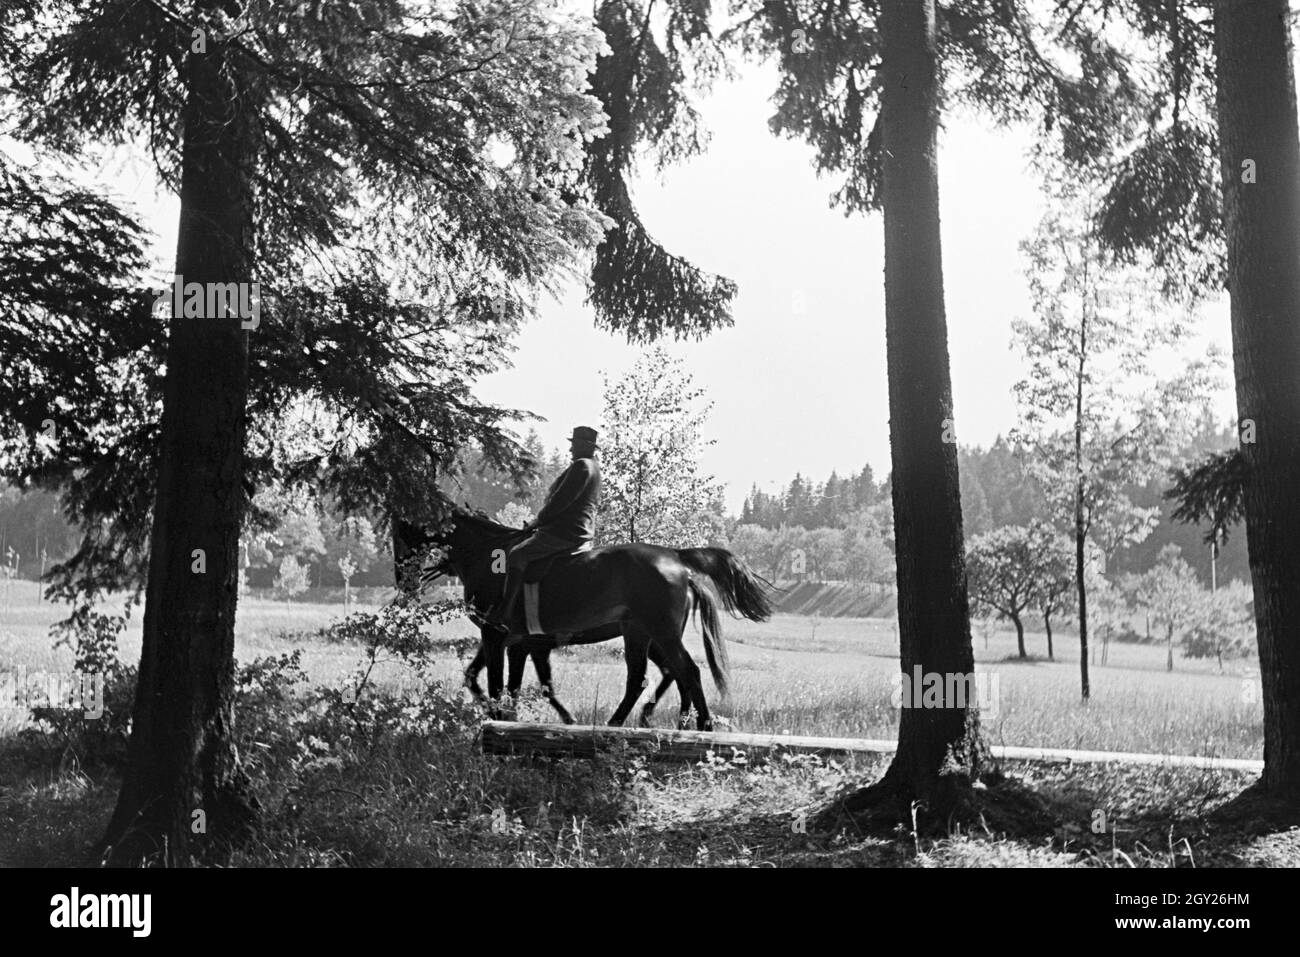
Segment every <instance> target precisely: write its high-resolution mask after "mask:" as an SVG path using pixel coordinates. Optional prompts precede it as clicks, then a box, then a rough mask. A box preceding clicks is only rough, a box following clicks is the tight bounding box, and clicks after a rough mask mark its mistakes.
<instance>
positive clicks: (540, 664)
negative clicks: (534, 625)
mask: <svg viewBox="0 0 1300 957" xmlns="http://www.w3.org/2000/svg"><path fill="white" fill-rule="evenodd" d="M531 657H532V659H533V670H534V671H536V672H537V683H538V684H540V685H541V686H542V695H543V696H545V698H546V700H547V701H549V702H550V703H551V707H552V708H554V709H555V713H556V714H558V715H559V716H560V720H561V721H563V722H564V723H565V724H573V715H571V714H569V710H568V709H567V708H566V707H564V705H562V704H560V699H559V698H557V697H555V688H554V686H553V685H552V684H551V650H550V649H549V648H540V649H538V650H537V651H534V652H532V655H531Z"/></svg>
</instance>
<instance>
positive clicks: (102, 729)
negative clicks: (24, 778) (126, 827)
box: [24, 605, 136, 767]
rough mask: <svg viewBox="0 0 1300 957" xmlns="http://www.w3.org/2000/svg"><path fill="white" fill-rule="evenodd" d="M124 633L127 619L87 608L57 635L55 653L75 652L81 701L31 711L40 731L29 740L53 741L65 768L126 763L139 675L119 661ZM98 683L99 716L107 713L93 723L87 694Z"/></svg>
mask: <svg viewBox="0 0 1300 957" xmlns="http://www.w3.org/2000/svg"><path fill="white" fill-rule="evenodd" d="M124 628H126V618H125V617H124V616H121V615H101V614H99V613H98V612H95V611H92V610H91V608H90V606H88V605H87V606H82V607H80V608H78V609H77V610H76V611H74V612H73V614H72V615H71V616H70V617H69V618H68V619H67V620H65V621H62V622H59V623H58V624H57V625H55V626H54V628H53V629H52V630H53V632H54V634H55V635H57V636H58V639H57V640H56V641H55V643H54V645H55V647H56V648H57V647H59V646H66V647H70V648H72V650H73V671H74V672H75V673H76V674H77V675H79V676H82V677H81V687H82V694H81V699H82V700H80V701H47V702H46V703H44V704H39V705H35V706H33V707H32V708H31V709H30V711H31V716H32V719H33V721H35V722H36V727H35V728H29V729H27V730H26V731H25V732H24V734H25V735H27V736H28V738H29V739H30V738H31V737H33V736H46V735H51V736H53V738H54V740H55V742H56V743H57V744H56V746H57V749H58V752H59V763H60V765H61V766H66V765H68V764H69V763H73V764H75V765H77V766H87V765H96V764H102V765H105V766H108V767H117V766H120V765H121V763H122V762H123V761H124V760H125V759H126V748H127V742H128V741H129V740H130V736H131V714H132V711H133V709H134V707H135V678H136V669H135V668H134V667H128V666H127V665H124V664H122V662H121V660H120V659H119V657H118V649H117V640H118V636H119V635H120V634H121V633H122V630H123V629H124ZM98 682H102V684H101V685H100V687H99V688H98V689H97V690H96V692H95V694H96V696H97V697H98V698H99V700H98V701H96V702H93V704H94V705H95V706H96V707H95V710H96V711H99V710H100V707H99V706H102V713H100V714H99V715H98V716H95V717H92V716H89V715H88V714H87V713H86V712H87V707H88V706H89V705H91V702H89V701H87V700H86V688H87V684H88V683H91V687H94V683H98Z"/></svg>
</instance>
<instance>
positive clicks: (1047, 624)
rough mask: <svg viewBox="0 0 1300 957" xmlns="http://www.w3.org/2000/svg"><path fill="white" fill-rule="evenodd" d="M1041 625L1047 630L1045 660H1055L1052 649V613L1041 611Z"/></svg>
mask: <svg viewBox="0 0 1300 957" xmlns="http://www.w3.org/2000/svg"><path fill="white" fill-rule="evenodd" d="M1043 627H1044V628H1045V629H1046V630H1047V660H1048V661H1055V660H1056V654H1055V653H1054V652H1053V651H1052V613H1051V612H1050V611H1045V612H1043Z"/></svg>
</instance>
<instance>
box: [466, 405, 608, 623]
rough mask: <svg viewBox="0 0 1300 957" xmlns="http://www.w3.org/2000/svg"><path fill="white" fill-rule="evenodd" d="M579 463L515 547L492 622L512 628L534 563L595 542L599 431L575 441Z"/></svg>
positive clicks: (578, 431)
mask: <svg viewBox="0 0 1300 957" xmlns="http://www.w3.org/2000/svg"><path fill="white" fill-rule="evenodd" d="M569 452H570V454H571V455H572V456H573V461H572V462H570V463H569V466H568V468H566V469H565V470H564V471H563V472H561V473H560V475H559V477H557V478H556V480H555V481H554V482H552V483H551V487H550V490H549V491H547V493H546V504H545V505H543V506H542V510H541V511H540V512H539V513H538V514H537V518H535V519H533V520H532V521H531V522H529V523H528V524H527V525H525V526H524V527H523V531H525V532H531V534H530V535H529V536H528V537H527V538H525V539H524V540H523V541H521V542H520V543H519V544H518V545H516V546H514V547H513V548H512V549H510V554H509V556H508V557H507V559H506V581H505V587H504V589H503V591H502V595H501V600H500V601H499V602H497V603H496V604H495V605H493V606H492V608H491V609H490V610H489V611H488V612H487V616H486V617H487V621H488V623H489V624H492V625H495V626H497V627H498V628H500V629H501V630H503V631H504V630H506V628H507V624H506V623H507V622H508V621H509V620H510V613H511V612H512V611H513V610H514V606H515V602H516V601H517V600H518V598H519V590H520V589H521V588H522V587H523V582H524V571H525V569H527V567H528V565H529V563H531V562H535V561H537V560H538V559H542V558H546V557H547V556H548V555H554V554H556V553H567V552H572V551H574V550H576V549H578V548H581V547H583V546H587V545H590V544H591V540H592V538H593V537H594V536H595V532H596V506H597V505H598V504H599V503H600V466H599V465H597V464H596V430H595V429H590V428H587V426H585V425H580V426H577V427H576V428H575V429H574V430H573V435H571V436H570V437H569Z"/></svg>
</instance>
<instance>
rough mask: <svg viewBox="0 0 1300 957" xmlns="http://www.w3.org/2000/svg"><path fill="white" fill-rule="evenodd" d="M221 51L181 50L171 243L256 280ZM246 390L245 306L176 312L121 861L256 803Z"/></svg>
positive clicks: (179, 251)
mask: <svg viewBox="0 0 1300 957" xmlns="http://www.w3.org/2000/svg"><path fill="white" fill-rule="evenodd" d="M225 60H226V57H225V53H224V49H223V45H222V44H220V43H216V42H214V41H213V39H212V38H211V37H209V39H208V52H207V53H206V54H191V55H190V57H189V59H188V61H187V71H188V90H189V94H188V101H187V103H186V106H185V113H184V129H183V136H184V144H183V146H182V159H181V162H182V171H181V193H180V200H181V214H180V225H179V232H178V237H177V243H176V272H177V273H178V274H180V275H181V276H183V277H184V281H185V283H187V284H188V283H190V282H199V283H208V282H222V283H225V282H248V281H250V280H251V269H250V265H251V264H250V254H249V250H250V249H251V248H252V206H251V202H250V189H249V182H248V167H249V164H250V156H251V152H252V143H251V138H250V123H249V116H250V113H251V110H250V108H249V106H248V105H247V103H245V102H243V98H244V91H243V89H242V88H240V86H239V79H238V75H237V73H235V71H234V70H232V69H231V67H230V65H229V64H228V63H225V62H223V61H225ZM232 76H233V77H234V81H233V83H232V82H231V79H230V78H231V77H232ZM247 392H248V338H247V335H246V333H245V330H244V329H242V328H241V325H240V318H239V316H238V315H235V316H228V317H226V318H214V317H207V318H188V319H187V318H185V317H184V316H173V317H172V319H171V321H170V323H169V326H168V344H167V377H166V382H165V384H164V392H163V410H162V422H161V454H160V458H159V471H158V481H157V493H156V498H155V504H154V524H153V531H152V537H151V539H150V555H149V583H148V588H147V591H146V600H145V612H144V643H143V651H142V654H141V658H140V672H139V679H138V687H137V692H136V701H135V710H134V715H133V726H132V734H131V743H130V751H129V755H128V763H127V768H126V772H125V774H124V777H123V780H122V789H121V792H120V793H119V795H118V801H117V807H116V810H115V811H114V813H113V817H112V820H111V822H110V823H109V825H108V829H107V832H106V833H105V835H104V837H103V839H102V842H101V845H100V848H99V851H100V853H101V854H106V855H107V856H108V859H109V860H110V862H112V863H115V864H135V863H138V862H140V861H141V860H142V859H144V858H146V857H153V856H155V855H157V856H159V857H160V858H161V859H162V860H163V861H164V862H166V863H169V864H183V863H185V862H186V861H187V859H188V858H189V855H190V851H191V850H192V849H193V850H198V843H197V842H209V841H213V840H214V839H217V838H222V839H224V838H230V837H234V836H236V835H238V834H240V833H242V832H243V831H244V830H245V828H246V827H247V825H248V824H249V823H250V821H251V819H252V816H253V814H254V811H255V809H254V807H253V805H252V804H251V803H250V802H249V800H248V798H247V795H246V790H245V788H244V787H243V783H244V780H243V776H242V774H241V772H240V771H239V767H238V760H237V756H236V753H235V751H234V746H233V743H232V741H231V726H232V721H233V707H232V702H233V696H234V649H235V630H234V626H235V607H236V604H237V599H238V552H239V531H240V519H241V516H242V512H243V506H244V491H243V487H242V480H243V456H244V416H245V404H246V397H247ZM200 833H202V834H204V836H203V837H199V838H195V835H196V834H200Z"/></svg>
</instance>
